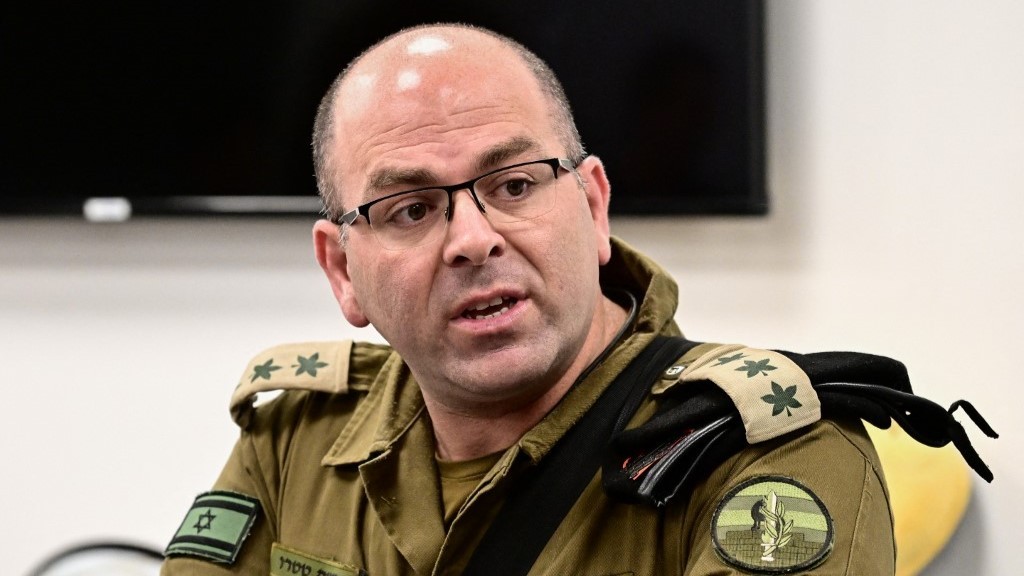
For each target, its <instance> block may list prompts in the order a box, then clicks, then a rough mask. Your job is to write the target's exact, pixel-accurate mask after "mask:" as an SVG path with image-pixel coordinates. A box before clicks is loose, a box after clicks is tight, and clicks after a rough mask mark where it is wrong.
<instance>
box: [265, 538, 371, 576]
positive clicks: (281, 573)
mask: <svg viewBox="0 0 1024 576" xmlns="http://www.w3.org/2000/svg"><path fill="white" fill-rule="evenodd" d="M270 575H271V576H368V575H367V573H366V570H363V569H362V568H359V567H358V566H352V565H351V564H341V563H338V562H334V561H332V560H328V559H326V558H317V557H316V556H313V555H311V554H307V553H305V552H300V551H298V550H295V549H292V548H288V547H287V546H282V545H281V544H278V543H277V542H275V543H274V546H273V548H271V550H270Z"/></svg>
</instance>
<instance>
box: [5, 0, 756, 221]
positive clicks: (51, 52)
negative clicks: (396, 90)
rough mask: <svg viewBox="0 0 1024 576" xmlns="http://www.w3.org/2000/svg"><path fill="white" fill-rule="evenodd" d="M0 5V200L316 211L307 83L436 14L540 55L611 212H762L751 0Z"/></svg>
mask: <svg viewBox="0 0 1024 576" xmlns="http://www.w3.org/2000/svg"><path fill="white" fill-rule="evenodd" d="M6 12H7V14H6V15H5V17H4V19H3V22H2V24H0V26H2V27H3V31H2V34H0V58H2V67H3V68H2V78H3V79H4V80H3V82H2V83H0V91H2V92H3V101H4V102H5V103H6V105H5V108H4V116H5V121H4V129H3V130H2V131H0V133H2V136H0V137H2V138H3V140H4V154H3V161H2V169H0V215H12V214H13V215H25V214H29V215H45V214H79V215H80V214H82V213H83V206H85V205H86V202H87V201H88V200H89V199H90V198H93V199H95V198H117V199H123V200H118V201H115V202H121V203H122V204H123V205H127V206H129V207H130V212H131V213H132V214H134V215H145V214H310V215H312V214H315V213H316V212H317V210H318V207H319V203H318V201H317V199H316V197H315V194H316V186H315V182H314V179H313V169H312V162H311V160H310V153H309V150H310V148H309V139H310V132H311V127H312V122H313V115H314V112H315V109H316V106H317V103H318V101H319V98H320V96H321V95H322V94H323V92H324V91H325V90H326V88H327V86H328V84H329V83H330V82H331V80H332V79H333V78H334V76H335V75H336V74H337V73H338V72H339V71H340V69H341V68H342V67H343V66H344V65H345V63H346V62H348V61H349V60H350V59H352V58H353V57H354V56H356V55H357V54H358V53H359V52H360V51H362V50H363V49H365V48H366V47H367V46H369V45H370V44H372V43H373V42H375V41H377V40H379V39H381V38H382V37H384V36H386V35H387V34H389V33H391V32H394V31H396V30H398V29H399V28H401V27H404V26H408V25H412V24H417V23H424V22H439V21H461V22H468V23H473V24H479V25H482V26H486V27H488V28H491V29H494V30H496V31H498V32H501V33H504V34H507V35H509V36H511V37H513V38H515V39H517V40H519V41H520V42H522V43H523V44H525V45H526V46H528V47H529V48H531V49H532V50H534V51H535V52H536V53H537V54H538V55H539V56H540V57H541V58H544V59H545V60H546V61H547V62H548V63H549V64H550V65H551V67H552V68H553V69H554V70H555V72H556V73H557V74H558V75H559V77H560V78H561V80H562V82H563V83H564V85H565V89H566V92H567V93H568V95H569V99H570V102H571V103H572V105H573V109H574V112H575V114H576V119H577V123H578V124H579V128H580V132H581V135H582V137H583V142H584V145H585V147H586V148H587V150H588V151H589V152H590V153H593V154H597V155H598V156H600V157H601V158H602V159H603V160H604V162H605V165H606V167H607V169H608V172H609V175H610V178H611V181H612V185H613V187H612V190H613V197H612V205H611V206H612V212H613V213H617V214H762V213H764V212H765V211H766V210H767V206H768V202H767V194H766V191H765V185H764V172H765V160H764V106H763V92H764V81H763V58H764V57H763V52H764V38H763V37H764V30H763V26H764V24H763V20H764V17H763V6H762V3H761V2H754V1H749V0H727V1H726V0H702V1H694V0H649V1H637V2H609V1H594V0H572V1H567V2H551V1H550V0H545V1H543V2H541V1H536V0H520V1H519V2H514V3H513V2H470V1H462V0H446V1H445V2H414V1H411V0H361V1H360V0H352V1H337V0H290V1H288V2H268V1H265V0H257V1H253V2H245V3H216V2H209V3H180V2H166V1H154V2H127V1H125V2H120V3H115V4H113V5H112V4H110V3H106V4H104V3H89V2H70V1H65V2H57V3H47V2H40V3H17V4H16V7H11V8H8V9H7V11H6ZM94 205H95V202H94ZM102 212H103V211H102V210H101V211H100V212H99V213H100V214H102ZM114 212H115V213H116V212H118V210H117V209H115V210H114Z"/></svg>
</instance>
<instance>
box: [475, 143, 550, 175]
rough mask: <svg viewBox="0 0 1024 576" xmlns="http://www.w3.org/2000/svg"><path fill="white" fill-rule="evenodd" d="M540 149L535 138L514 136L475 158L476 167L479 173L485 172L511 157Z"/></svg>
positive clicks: (497, 166) (499, 165)
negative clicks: (477, 158)
mask: <svg viewBox="0 0 1024 576" xmlns="http://www.w3.org/2000/svg"><path fill="white" fill-rule="evenodd" d="M542 149H543V148H542V146H541V145H540V143H539V142H537V141H536V140H533V139H531V138H527V137H525V136H516V137H514V138H512V139H510V140H506V141H505V142H502V143H500V144H498V145H497V146H492V147H491V148H490V149H488V150H487V151H485V152H484V153H483V154H482V155H481V156H480V159H479V160H477V162H476V169H477V171H478V172H480V173H483V172H487V171H489V170H493V169H495V168H500V167H501V166H502V165H504V164H506V163H508V162H509V161H510V160H512V159H513V158H516V157H518V156H521V155H522V154H524V153H526V152H530V151H533V150H537V151H540V150H542Z"/></svg>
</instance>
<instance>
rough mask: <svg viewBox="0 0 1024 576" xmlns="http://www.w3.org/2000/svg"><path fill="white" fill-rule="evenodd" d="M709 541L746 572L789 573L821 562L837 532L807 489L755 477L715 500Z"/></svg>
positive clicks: (787, 481) (783, 480)
mask: <svg viewBox="0 0 1024 576" xmlns="http://www.w3.org/2000/svg"><path fill="white" fill-rule="evenodd" d="M751 520H753V525H751ZM711 538H712V542H713V544H714V547H715V551H716V552H717V553H718V556H719V557H720V558H721V559H722V560H723V561H724V562H725V563H726V564H729V565H731V566H734V567H737V568H739V569H741V570H742V571H743V572H744V573H748V574H791V573H793V572H795V571H799V570H804V569H808V568H813V567H814V566H817V565H818V564H820V563H821V562H822V561H824V560H825V558H826V557H827V556H828V555H829V552H831V550H832V544H833V542H834V540H835V531H834V529H833V526H832V517H831V515H829V513H828V510H827V509H826V508H825V504H824V503H823V502H822V501H821V499H820V498H818V496H817V495H816V494H814V492H812V491H811V490H810V489H809V488H808V487H806V486H804V485H802V484H800V483H799V482H797V481H796V480H793V479H792V478H786V477H783V476H755V477H753V478H749V479H747V480H744V481H742V482H740V483H739V484H737V485H735V486H733V487H732V488H731V489H730V490H729V491H728V492H726V494H725V495H724V496H723V497H722V499H721V500H720V501H719V503H718V507H717V509H716V510H715V515H714V518H713V519H712V521H711Z"/></svg>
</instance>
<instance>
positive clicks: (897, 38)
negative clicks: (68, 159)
mask: <svg viewBox="0 0 1024 576" xmlns="http://www.w3.org/2000/svg"><path fill="white" fill-rule="evenodd" d="M1022 29H1024V4H1021V3H1018V2H1010V1H1004V2H968V1H966V0H965V1H961V2H955V1H930V0H915V1H904V2H888V1H885V0H874V1H870V2H838V1H837V2H814V1H812V0H807V1H802V2H783V1H781V0H779V1H777V2H773V3H771V4H770V6H769V118H770V125H769V157H770V171H769V172H770V173H769V182H770V186H771V189H772V191H773V202H774V207H773V212H772V214H771V216H769V217H768V218H764V219H728V218H722V219H685V218H679V219H661V220H640V219H617V220H616V221H614V223H613V226H614V229H615V230H616V231H617V233H618V234H620V235H621V236H623V237H625V238H626V239H628V240H629V241H631V242H632V243H634V244H635V245H637V246H639V247H641V248H643V249H644V250H646V251H648V252H649V253H650V254H652V255H654V256H656V257H657V258H658V259H659V260H660V261H661V262H662V263H663V264H664V265H665V266H667V267H668V268H669V269H670V270H671V271H672V273H673V274H674V275H675V276H676V277H677V278H678V280H679V282H680V287H681V293H682V303H681V305H680V311H679V314H678V318H679V321H680V323H681V324H682V326H683V327H684V329H685V330H686V331H687V334H688V335H689V336H691V337H692V338H695V339H704V340H717V341H742V342H745V343H748V344H751V345H760V346H771V347H780V348H788V349H794V350H805V351H810V350H820V349H857V350H864V351H874V352H879V353H885V354H888V355H891V356H894V357H897V358H900V359H902V360H904V361H905V362H906V363H907V364H908V365H909V366H910V370H911V375H912V377H913V379H914V382H915V383H916V387H917V390H918V391H919V392H920V393H922V394H923V395H926V396H928V397H930V398H933V399H935V400H937V401H939V402H940V403H942V404H949V403H950V402H952V401H953V400H955V399H958V398H961V397H967V398H969V399H971V400H972V401H974V403H975V404H976V405H977V406H978V407H979V408H980V409H981V410H982V412H983V413H984V414H985V415H986V416H987V417H988V419H989V421H990V422H991V423H992V424H993V426H994V427H995V428H996V429H997V430H998V431H1000V432H1001V433H1002V435H1003V438H1002V439H1000V440H998V441H990V440H987V439H985V438H984V437H983V436H981V435H980V434H972V438H973V439H974V440H975V444H976V447H977V448H978V449H979V451H980V452H981V454H982V455H983V457H984V458H985V459H986V460H987V461H988V462H989V464H990V465H991V466H992V468H993V469H994V471H995V474H996V481H995V483H994V484H992V485H985V484H984V483H983V482H977V483H976V485H975V501H974V503H973V504H972V506H971V508H970V510H969V512H968V526H967V529H966V530H962V531H961V533H959V534H958V535H957V538H956V539H955V540H954V543H953V550H952V551H950V552H948V553H947V554H944V555H943V556H942V557H941V558H940V560H939V563H938V565H937V566H934V567H932V568H931V569H929V571H928V572H926V573H927V574H930V575H933V576H934V575H939V574H964V573H972V574H977V575H995V574H1019V573H1024V560H1022V559H1021V557H1020V555H1019V554H1018V553H1017V549H1018V548H1019V545H1018V543H1017V538H1016V535H1017V534H1019V529H1018V527H1019V525H1020V515H1021V513H1022V512H1024V496H1022V494H1024V465H1022V464H1020V459H1019V458H1016V452H1018V451H1019V447H1020V440H1019V439H1020V437H1021V435H1022V434H1024V424H1021V421H1022V419H1021V417H1020V416H1019V413H1020V406H1021V399H1020V397H1019V396H1018V391H1017V389H1016V386H1015V380H1018V379H1019V377H1018V375H1017V372H1018V370H1017V365H1018V364H1019V362H1018V359H1017V357H1016V354H1017V353H1018V351H1019V350H1020V349H1021V348H1022V344H1024V341H1022V338H1021V336H1020V332H1019V327H1020V326H1021V325H1022V324H1024V312H1022V307H1021V304H1020V294H1021V293H1022V291H1024V248H1022V244H1024V232H1022V229H1021V226H1020V225H1019V224H1018V220H1020V219H1021V218H1022V217H1024V194H1022V191H1024V168H1022V166H1024V154H1022V152H1021V149H1022V148H1021V146H1020V144H1019V139H1020V137H1021V134H1024V110H1022V106H1021V102H1022V101H1024V36H1022V35H1021V34H1020V30H1022ZM669 163H670V162H668V161H667V164H666V166H668V165H669ZM612 176H613V184H614V178H618V179H623V178H627V177H628V174H613V175H612ZM613 189H614V188H613ZM308 229H309V222H304V221H298V220H290V221H280V220H275V221H271V220H251V221H216V220H193V221H182V220H158V221H136V222H131V223H128V224H125V225H112V226H96V225H87V224H84V223H81V222H77V221H52V220H0V354H2V358H3V360H2V361H0V378H2V380H0V382H2V383H0V391H2V392H3V396H4V398H5V401H4V402H3V404H2V406H3V407H2V408H0V414H2V416H0V459H2V462H3V471H4V472H3V475H2V476H0V518H2V519H3V520H2V521H3V524H4V530H3V534H4V537H3V538H2V539H0V549H2V550H3V552H4V554H3V568H0V572H2V573H3V574H15V575H19V574H23V573H25V571H27V569H28V568H29V566H30V565H31V564H33V563H34V562H36V561H37V560H39V559H40V558H41V557H42V556H44V555H45V554H47V553H49V552H51V551H53V550H55V549H56V548H58V547H61V546H63V545H66V544H70V543H77V542H80V541H82V540H91V539H98V538H124V539H131V540H135V541H141V542H144V543H149V544H153V545H163V544H164V543H165V542H166V540H167V539H168V538H169V536H170V534H171V532H173V530H174V529H175V528H176V526H177V523H178V522H179V521H180V519H181V515H182V514H183V513H184V511H185V509H186V508H187V506H188V505H189V503H190V502H191V499H192V497H193V496H194V494H195V493H196V492H198V491H201V490H203V489H205V488H206V487H208V486H209V484H210V483H211V482H212V481H213V479H214V477H215V475H216V473H217V472H218V470H219V468H220V466H221V464H222V462H223V460H224V458H225V456H226V455H227V452H228V450H229V449H230V446H231V444H232V442H233V440H234V438H235V436H236V430H235V429H234V426H233V424H231V422H230V420H229V418H228V415H227V412H226V409H225V406H226V402H227V399H228V396H229V394H230V392H231V389H232V387H233V386H234V384H235V383H236V382H237V379H238V377H239V375H240V371H241V370H242V368H243V367H244V365H245V363H246V362H247V360H248V358H249V357H250V355H252V354H254V353H255V352H257V351H259V350H260V349H262V348H263V347H265V346H268V345H272V344H274V343H278V342H282V341H291V340H315V339H333V338H343V337H353V336H355V337H362V338H374V337H375V336H374V335H373V334H372V333H367V332H365V331H354V330H352V329H351V328H349V327H347V326H346V325H345V324H344V321H343V319H342V318H341V316H340V314H339V313H338V312H337V308H336V306H335V304H334V302H333V300H332V298H331V296H330V293H329V290H328V289H327V286H326V283H325V282H324V281H323V280H322V279H321V278H320V274H319V271H318V269H317V268H316V266H315V263H314V261H313V259H312V252H311V249H310V248H309V233H308ZM969 428H970V426H969ZM935 481H936V482H941V479H938V478H937V479H935Z"/></svg>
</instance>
